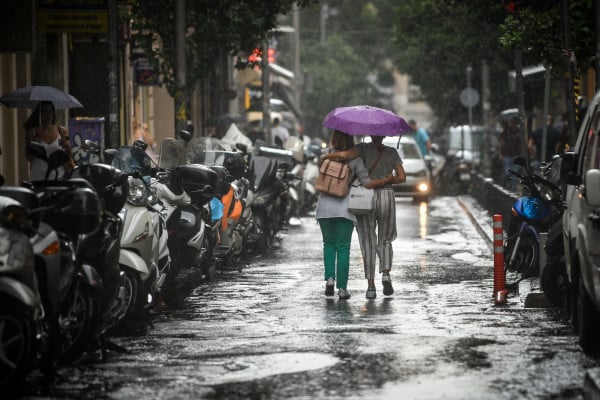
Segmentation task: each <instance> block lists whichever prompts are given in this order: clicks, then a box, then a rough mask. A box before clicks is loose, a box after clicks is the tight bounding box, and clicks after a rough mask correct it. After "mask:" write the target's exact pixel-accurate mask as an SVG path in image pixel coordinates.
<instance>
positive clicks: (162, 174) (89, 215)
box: [0, 131, 316, 387]
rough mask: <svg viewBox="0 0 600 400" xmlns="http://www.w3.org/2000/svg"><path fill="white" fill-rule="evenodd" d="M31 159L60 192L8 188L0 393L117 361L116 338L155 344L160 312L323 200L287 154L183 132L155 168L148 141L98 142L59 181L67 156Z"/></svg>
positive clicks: (3, 216) (1, 197)
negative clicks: (154, 323) (154, 318)
mask: <svg viewBox="0 0 600 400" xmlns="http://www.w3.org/2000/svg"><path fill="white" fill-rule="evenodd" d="M29 146H30V147H29V151H30V153H31V154H33V155H34V156H36V157H39V158H42V159H44V160H46V162H47V163H48V171H47V174H46V178H47V179H46V180H44V181H27V182H23V183H22V184H21V185H20V186H1V187H0V346H1V347H0V386H1V387H9V386H12V385H14V384H16V383H18V382H21V381H22V380H23V379H24V378H25V377H26V376H28V375H29V373H30V372H31V371H33V370H35V369H39V370H40V371H41V372H42V373H43V374H44V375H45V376H48V377H52V376H53V375H54V374H56V371H57V369H58V368H59V366H60V365H64V364H68V363H72V362H74V361H76V360H78V359H79V358H80V357H81V356H82V355H84V354H85V353H88V352H93V351H101V352H102V355H103V356H105V355H106V351H107V350H109V349H118V346H116V345H115V344H114V343H112V342H110V341H109V340H108V338H109V337H110V336H111V335H113V334H117V335H122V334H136V333H140V332H143V331H144V330H145V329H146V327H147V326H148V324H149V322H150V313H151V310H153V309H154V310H156V309H159V308H160V307H163V306H167V307H171V308H177V307H181V306H182V305H183V303H184V300H185V299H186V298H187V297H188V296H189V295H190V294H191V293H192V292H193V290H195V289H196V288H197V287H198V286H199V285H200V284H201V283H202V282H203V281H212V280H214V279H215V273H216V271H218V270H219V269H224V268H236V269H239V267H240V265H241V263H242V262H244V260H245V259H247V258H248V257H249V256H254V255H257V254H261V253H262V252H264V251H266V250H268V249H269V248H270V247H271V246H272V244H273V243H274V241H275V240H276V239H277V234H278V232H280V230H281V229H282V228H283V227H284V225H285V224H286V223H287V222H288V221H289V219H290V217H292V216H299V215H300V213H301V212H302V210H307V209H310V208H312V205H314V201H315V199H316V197H315V196H314V189H312V186H311V183H310V179H308V180H307V179H304V178H306V173H305V172H306V170H307V169H308V170H310V166H309V168H305V167H306V163H301V162H298V160H297V159H295V158H294V153H293V152H292V151H290V150H285V149H276V148H269V147H263V146H256V148H255V150H254V151H253V152H252V153H249V152H248V151H247V149H246V147H245V146H243V145H238V146H237V148H236V150H235V151H227V150H225V149H224V148H223V147H221V145H220V143H219V141H218V140H217V139H212V138H206V137H194V138H192V137H191V135H190V134H189V133H188V132H185V131H182V132H180V133H179V138H177V139H174V138H171V139H165V140H164V141H163V142H162V144H161V146H160V155H159V158H158V161H154V160H153V158H152V157H150V155H149V153H148V149H147V148H146V144H145V143H144V142H143V141H139V140H138V141H136V142H135V143H134V144H133V145H132V146H124V147H120V148H118V149H107V150H105V151H104V152H103V153H102V154H101V153H100V151H99V149H98V147H97V146H96V145H94V144H93V143H92V142H87V143H86V144H85V150H86V151H87V153H88V157H87V161H86V162H83V161H82V162H80V164H79V165H78V166H77V167H76V168H75V170H73V171H72V172H71V173H70V174H68V175H67V176H65V177H64V178H61V179H54V177H55V176H56V174H57V171H58V169H59V167H60V166H61V165H63V164H64V163H65V162H66V161H67V155H66V153H64V152H63V151H61V150H58V151H56V152H54V153H52V154H51V155H50V156H49V157H46V153H45V150H44V148H42V147H41V146H39V145H36V144H35V143H32V144H30V145H29ZM312 168H313V169H312V174H314V175H315V177H316V172H315V171H314V168H316V167H315V166H314V165H313V166H312ZM311 189H312V190H311ZM301 199H302V200H303V201H302V200H301ZM311 203H313V204H311Z"/></svg>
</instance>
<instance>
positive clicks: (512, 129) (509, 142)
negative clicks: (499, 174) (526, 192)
mask: <svg viewBox="0 0 600 400" xmlns="http://www.w3.org/2000/svg"><path fill="white" fill-rule="evenodd" d="M519 123H520V118H519V117H512V118H510V119H509V120H508V122H506V123H505V126H504V129H503V130H502V132H501V133H500V138H499V141H498V147H499V151H498V157H499V158H500V159H501V160H502V167H503V172H504V182H505V186H506V188H507V189H509V190H515V188H516V183H515V180H514V179H512V178H511V177H510V176H509V174H508V170H509V169H512V170H514V169H515V168H516V165H515V163H514V161H513V158H514V157H516V156H518V155H520V154H521V139H520V138H519Z"/></svg>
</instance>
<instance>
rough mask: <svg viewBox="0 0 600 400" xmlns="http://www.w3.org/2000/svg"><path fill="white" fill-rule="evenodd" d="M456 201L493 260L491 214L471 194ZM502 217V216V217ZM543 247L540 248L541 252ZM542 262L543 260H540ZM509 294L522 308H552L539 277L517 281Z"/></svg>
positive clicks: (491, 260) (459, 197)
mask: <svg viewBox="0 0 600 400" xmlns="http://www.w3.org/2000/svg"><path fill="white" fill-rule="evenodd" d="M457 200H458V203H459V204H460V206H461V207H462V208H463V210H464V211H465V213H466V214H467V216H468V217H469V219H470V220H471V222H472V223H473V225H474V226H475V229H476V230H477V231H478V232H479V234H480V235H481V237H482V238H483V240H484V241H485V242H486V244H487V246H488V248H489V249H490V262H491V263H492V265H493V262H494V252H493V251H494V240H493V231H492V220H493V215H491V214H490V212H489V211H488V210H486V209H485V207H484V205H482V204H479V202H478V201H477V200H476V199H475V198H474V197H473V196H469V195H467V196H458V197H457ZM503 219H504V217H503ZM503 224H504V225H506V224H508V221H503ZM542 252H543V249H541V253H542ZM541 261H542V262H543V260H541ZM509 296H518V298H519V303H521V304H523V307H524V308H553V307H554V306H553V305H552V304H551V303H550V302H549V301H548V300H547V299H546V296H544V293H543V292H542V291H541V289H540V283H539V277H533V278H528V279H524V280H522V281H521V282H520V283H519V286H518V288H517V291H516V294H510V295H509Z"/></svg>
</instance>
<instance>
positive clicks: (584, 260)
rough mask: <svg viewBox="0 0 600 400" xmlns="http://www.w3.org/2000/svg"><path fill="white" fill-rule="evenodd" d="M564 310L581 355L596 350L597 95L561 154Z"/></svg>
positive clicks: (599, 304)
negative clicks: (570, 146)
mask: <svg viewBox="0 0 600 400" xmlns="http://www.w3.org/2000/svg"><path fill="white" fill-rule="evenodd" d="M561 167H562V168H561V179H562V182H563V183H565V184H567V185H568V186H567V193H566V197H565V201H566V207H567V208H566V210H565V212H564V214H563V227H564V231H563V235H564V245H565V262H566V266H567V275H568V280H569V284H570V289H569V297H568V298H569V301H568V303H569V306H568V311H569V312H570V315H571V322H572V323H573V326H574V328H575V330H576V331H577V333H578V335H579V344H580V346H581V347H582V349H583V350H584V351H586V352H591V353H594V352H597V351H600V251H599V247H598V243H600V92H598V93H597V94H596V96H595V97H594V99H593V100H592V102H591V103H590V105H589V108H588V111H587V113H586V115H585V118H584V120H583V122H582V124H581V128H580V129H579V132H578V135H577V141H576V143H575V146H574V148H573V151H572V152H568V153H565V154H564V155H563V160H562V165H561Z"/></svg>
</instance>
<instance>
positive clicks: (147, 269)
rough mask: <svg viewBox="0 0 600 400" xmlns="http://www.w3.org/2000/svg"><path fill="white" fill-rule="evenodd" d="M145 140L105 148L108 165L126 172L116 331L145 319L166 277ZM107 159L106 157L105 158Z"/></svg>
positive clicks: (143, 322)
mask: <svg viewBox="0 0 600 400" xmlns="http://www.w3.org/2000/svg"><path fill="white" fill-rule="evenodd" d="M145 149H146V144H145V143H144V142H143V141H141V140H140V141H136V142H135V143H134V145H133V146H122V147H120V148H119V149H118V150H117V149H108V150H106V151H105V157H107V159H110V162H111V163H112V165H113V166H114V167H116V168H118V169H120V170H121V171H122V172H123V173H125V174H127V176H128V187H129V190H128V193H127V201H126V202H125V204H124V206H123V208H122V209H121V210H120V211H119V218H120V219H121V221H122V224H123V230H122V233H121V247H120V252H119V265H120V268H121V269H122V270H123V271H124V272H125V276H126V280H127V286H126V290H127V293H128V294H127V298H128V299H130V303H129V307H128V310H127V314H126V315H125V317H124V318H123V320H122V321H121V323H120V324H119V325H118V326H117V331H118V332H119V333H120V332H123V333H136V332H138V331H139V330H143V329H144V328H145V327H146V325H147V322H148V316H149V315H148V311H149V308H150V306H151V305H152V304H153V300H154V299H155V297H156V295H157V294H158V293H159V290H160V289H161V285H162V284H163V282H164V280H165V279H166V276H167V273H168V270H169V266H170V265H169V264H170V257H169V252H168V249H167V246H166V245H164V247H161V233H162V229H163V228H162V227H161V223H162V222H161V220H160V218H159V215H158V213H157V212H156V211H155V210H154V209H153V208H152V204H153V201H154V200H153V199H155V195H154V194H153V193H152V191H151V189H150V174H151V171H150V169H151V162H150V159H149V157H148V155H147V154H146V153H145ZM107 161H108V160H107Z"/></svg>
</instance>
